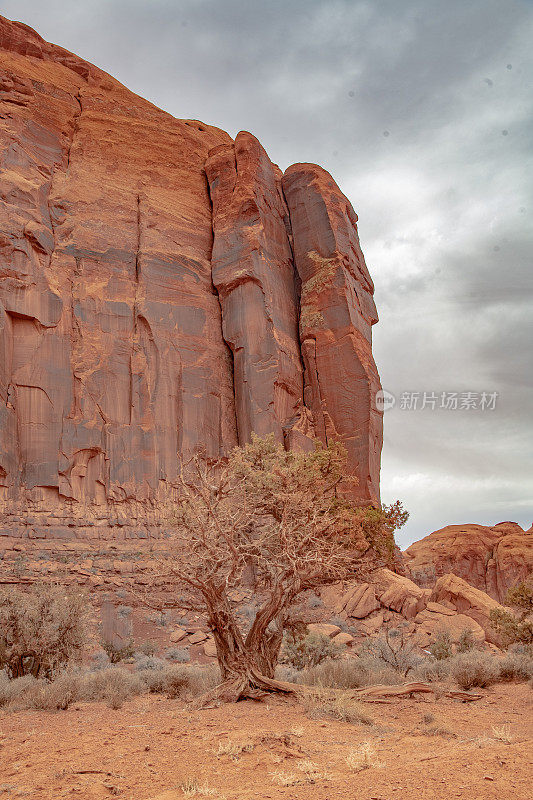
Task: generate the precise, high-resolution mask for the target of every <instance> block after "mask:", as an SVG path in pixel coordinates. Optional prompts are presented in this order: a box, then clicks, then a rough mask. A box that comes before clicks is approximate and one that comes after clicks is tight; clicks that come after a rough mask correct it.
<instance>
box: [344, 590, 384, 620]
mask: <svg viewBox="0 0 533 800" xmlns="http://www.w3.org/2000/svg"><path fill="white" fill-rule="evenodd" d="M378 608H380V604H379V601H378V599H377V597H376V590H375V589H374V587H373V586H372V585H371V584H369V583H362V584H360V585H359V586H357V588H356V589H355V591H354V592H353V593H352V594H351V595H350V596H349V598H348V600H347V602H346V605H345V606H344V610H345V611H346V614H347V615H348V616H349V617H354V618H355V619H363V618H364V617H368V615H369V614H371V613H372V611H376V610H377V609H378Z"/></svg>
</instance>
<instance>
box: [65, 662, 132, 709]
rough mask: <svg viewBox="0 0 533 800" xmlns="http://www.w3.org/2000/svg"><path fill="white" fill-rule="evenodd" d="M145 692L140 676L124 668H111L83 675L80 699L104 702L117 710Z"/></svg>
mask: <svg viewBox="0 0 533 800" xmlns="http://www.w3.org/2000/svg"><path fill="white" fill-rule="evenodd" d="M144 690H145V685H144V683H143V681H142V679H141V678H140V677H139V675H137V674H135V673H133V672H130V671H129V670H127V669H125V668H124V667H110V668H109V669H103V670H99V671H98V672H92V673H88V674H85V675H83V676H82V680H81V686H80V690H79V691H80V695H79V698H78V699H79V700H93V701H98V700H103V701H104V702H106V703H107V704H108V706H109V707H110V708H114V709H117V708H122V706H123V704H124V703H125V702H126V700H131V698H132V697H135V696H136V695H139V694H142V692H143V691H144Z"/></svg>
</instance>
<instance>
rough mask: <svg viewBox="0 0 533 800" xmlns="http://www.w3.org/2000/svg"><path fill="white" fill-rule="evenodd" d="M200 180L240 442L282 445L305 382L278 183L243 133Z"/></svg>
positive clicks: (285, 220) (218, 155)
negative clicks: (207, 196)
mask: <svg viewBox="0 0 533 800" xmlns="http://www.w3.org/2000/svg"><path fill="white" fill-rule="evenodd" d="M206 173H207V177H208V180H209V186H210V191H211V199H212V201H213V230H214V243H213V256H212V262H211V263H212V273H213V284H214V286H215V287H216V289H217V291H218V294H219V297H220V300H221V306H222V330H223V333H224V338H225V340H226V342H227V343H228V345H229V347H230V348H231V351H232V353H233V365H234V379H235V404H236V409H237V424H238V428H239V441H248V440H249V438H250V434H251V433H252V431H255V433H258V434H259V435H260V436H264V435H265V434H267V433H271V432H274V433H275V435H276V437H277V439H278V440H279V441H281V442H283V441H284V438H285V437H286V436H287V435H288V434H289V429H290V427H292V424H294V422H295V421H296V417H297V415H298V414H299V412H300V410H301V406H302V399H303V376H302V361H301V355H300V346H299V338H298V298H297V294H296V281H295V278H296V276H295V272H294V266H293V259H292V251H291V247H290V242H289V237H288V231H289V230H290V221H289V214H288V210H287V206H286V204H285V200H284V197H283V193H282V190H281V180H280V177H281V175H280V173H279V171H278V170H276V169H275V168H274V166H273V164H272V163H271V162H270V159H269V158H268V156H267V154H266V153H265V151H264V149H263V148H262V147H261V145H260V144H259V142H258V141H257V139H256V138H255V137H254V136H252V135H251V134H249V133H239V134H238V136H237V138H236V139H235V143H234V144H230V145H226V146H221V147H219V148H217V149H216V150H215V151H214V153H213V154H212V155H211V157H210V158H209V159H208V161H207V163H206ZM309 442H311V440H310V439H309Z"/></svg>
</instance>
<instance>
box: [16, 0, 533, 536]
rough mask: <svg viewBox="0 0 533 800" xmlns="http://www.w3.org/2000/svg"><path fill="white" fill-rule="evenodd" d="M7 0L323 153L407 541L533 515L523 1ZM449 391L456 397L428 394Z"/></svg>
mask: <svg viewBox="0 0 533 800" xmlns="http://www.w3.org/2000/svg"><path fill="white" fill-rule="evenodd" d="M0 9H1V13H2V14H4V15H5V16H7V17H9V18H11V19H17V20H20V21H22V22H25V23H26V24H28V25H31V26H32V27H33V28H35V29H36V30H37V31H38V32H39V33H40V34H41V35H42V36H43V37H44V38H45V39H47V40H48V41H52V42H55V43H56V44H60V45H62V46H63V47H66V48H67V49H69V50H72V51H73V52H75V53H77V54H78V55H80V56H82V57H83V58H85V59H87V60H88V61H91V62H92V63H94V64H96V65H97V66H99V67H101V68H102V69H104V70H106V71H107V72H109V73H111V74H112V75H113V76H114V77H116V78H117V79H118V80H120V81H121V82H122V83H124V84H125V85H126V86H127V87H128V88H130V89H132V90H133V91H135V92H137V93H139V94H140V95H142V96H143V97H146V98H148V99H149V100H151V101H152V102H154V103H156V104H157V105H158V106H160V107H161V108H164V109H165V110H167V111H169V112H170V113H171V114H173V115H174V116H176V117H184V118H196V119H200V120H203V121H205V122H208V123H211V124H214V125H217V126H219V127H221V128H224V129H225V130H227V131H228V132H229V133H230V134H231V135H232V136H234V135H235V134H236V133H237V131H239V130H249V131H251V132H252V133H254V134H255V135H256V136H258V138H259V139H260V140H261V142H262V144H263V145H264V146H265V148H266V149H267V151H268V152H269V155H270V157H271V158H272V160H273V161H275V162H277V163H278V164H279V165H280V166H281V167H282V169H285V168H286V167H287V166H288V165H289V164H291V163H294V162H296V161H312V162H316V163H318V164H321V165H322V166H323V167H325V168H326V169H328V170H329V171H330V172H331V173H332V174H333V176H334V177H335V179H336V180H337V182H338V183H339V185H340V187H341V189H342V190H343V191H344V192H345V194H346V195H347V196H348V197H349V198H350V200H351V202H352V204H353V206H354V208H355V210H356V212H357V214H358V215H359V233H360V237H361V243H362V246H363V250H364V252H365V255H366V260H367V264H368V266H369V269H370V272H371V274H372V276H373V278H374V282H375V284H376V303H377V306H378V311H379V313H380V322H379V324H378V325H376V326H375V327H374V353H375V358H376V361H377V364H378V368H379V371H380V374H381V379H382V383H383V386H384V388H385V389H387V390H388V391H389V392H391V393H393V394H394V395H395V397H396V405H395V406H394V408H393V409H391V410H388V411H387V412H386V414H385V444H384V450H383V471H382V496H383V500H384V501H385V502H390V501H392V500H395V499H396V498H400V499H402V500H403V501H404V504H405V505H406V507H407V508H408V509H409V511H410V512H411V518H410V520H409V522H408V524H407V526H406V527H405V529H404V530H403V531H401V532H400V535H399V537H398V539H399V542H400V544H401V546H406V545H407V544H409V543H410V542H412V541H414V540H415V539H418V538H420V537H421V536H424V535H425V534H427V533H429V532H431V531H433V530H436V529H438V528H440V527H443V526H444V525H447V524H452V523H463V522H479V523H482V524H489V525H490V524H495V523H497V522H500V521H503V520H515V521H517V522H519V523H521V524H522V525H524V526H525V527H526V528H527V527H529V526H530V525H531V523H532V522H533V402H532V397H533V394H532V389H533V386H532V384H533V378H532V375H533V369H532V367H533V358H532V350H533V322H532V317H533V313H532V312H533V301H532V297H533V269H532V253H533V225H532V221H531V215H532V211H533V202H532V189H533V187H532V184H533V178H532V175H533V172H532V169H533V164H532V156H531V150H532V134H533V130H532V119H533V92H532V88H533V47H532V45H531V43H532V41H533V5H532V2H531V0H331V1H330V0H283V1H282V2H280V1H279V0H264V1H261V2H259V0H255V2H254V0H248V2H246V0H151V1H150V0H83V2H79V0H70V2H68V3H67V2H65V0H7V2H2V1H1V0H0ZM424 391H425V392H427V393H428V397H427V398H426V408H424V409H421V407H420V406H421V405H422V403H423V393H424ZM416 392H419V393H420V397H419V398H418V408H417V409H411V410H409V409H406V408H402V393H408V398H409V400H411V399H412V401H413V402H414V400H415V399H416V398H414V397H413V398H411V393H416ZM442 392H445V393H447V394H446V399H447V400H448V399H449V395H448V393H451V392H457V393H459V395H458V399H459V404H458V405H459V407H458V408H457V410H454V409H453V408H449V409H440V408H439V406H440V403H441V393H442ZM464 392H472V393H477V397H476V396H474V397H471V399H473V400H474V401H475V400H477V401H478V405H479V402H480V401H481V393H482V392H486V393H487V395H489V394H490V393H493V392H497V393H498V397H497V399H496V407H495V408H494V409H491V408H485V409H484V410H482V409H480V408H479V407H478V408H475V409H474V408H469V409H463V410H461V408H460V405H461V393H464ZM429 393H435V394H436V395H437V401H436V403H435V408H434V409H433V408H432V405H433V402H432V401H433V398H432V397H431V395H430V394H429ZM428 401H429V402H428ZM463 402H466V401H463ZM404 404H405V398H404Z"/></svg>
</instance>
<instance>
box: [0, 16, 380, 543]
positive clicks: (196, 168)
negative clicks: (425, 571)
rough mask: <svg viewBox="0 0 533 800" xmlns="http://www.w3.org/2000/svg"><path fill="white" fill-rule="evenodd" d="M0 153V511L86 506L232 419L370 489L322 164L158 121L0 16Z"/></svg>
mask: <svg viewBox="0 0 533 800" xmlns="http://www.w3.org/2000/svg"><path fill="white" fill-rule="evenodd" d="M0 163H1V174H0V200H1V203H0V500H2V502H3V504H4V505H3V511H4V514H5V520H4V521H5V522H6V523H7V524H8V525H11V524H16V525H19V526H27V524H28V520H27V518H26V517H24V516H22V517H21V516H20V514H23V515H24V514H25V513H26V512H27V511H28V508H32V509H33V510H34V511H35V510H37V511H39V512H43V514H45V515H46V513H47V512H49V511H50V510H51V509H54V508H55V507H56V506H59V507H61V508H63V509H66V511H64V512H61V513H60V512H57V519H58V521H59V520H62V523H61V524H63V523H65V521H66V523H67V524H68V525H71V524H72V519H74V518H75V519H76V520H77V524H78V525H83V524H84V519H85V517H84V514H85V511H83V510H80V509H87V508H93V509H94V508H99V509H100V511H99V512H98V515H97V516H98V518H99V523H100V524H101V525H106V524H108V523H109V519H110V513H111V509H113V513H120V512H117V511H116V509H120V508H124V507H125V505H124V503H125V501H127V502H128V503H130V506H131V504H132V503H133V505H135V506H136V507H138V506H139V504H141V505H142V504H143V503H144V502H146V501H154V500H155V498H157V496H158V494H159V493H160V492H161V491H162V490H164V489H166V488H167V487H169V486H171V485H172V483H173V480H174V478H175V475H176V469H177V464H178V458H179V456H180V455H186V454H189V453H192V452H194V451H195V450H200V449H201V450H203V451H204V452H206V453H207V455H208V456H210V457H217V456H219V455H220V454H223V453H225V452H227V451H228V450H229V449H230V448H231V447H232V446H234V445H235V444H236V443H237V442H244V441H246V440H247V439H248V438H249V436H250V433H251V431H256V432H258V433H259V434H261V435H264V434H266V433H269V432H274V434H275V435H276V437H277V438H278V440H279V441H283V442H285V444H286V446H288V447H291V446H299V447H308V446H310V443H311V440H312V438H313V437H316V436H318V437H319V438H320V439H322V441H324V442H326V441H328V439H330V438H331V437H338V438H340V439H342V441H343V442H344V443H345V445H346V447H347V450H348V456H349V466H350V471H351V474H352V475H353V477H354V479H356V481H355V483H356V484H357V485H356V487H355V488H353V487H352V490H353V492H354V494H355V496H356V497H359V498H360V499H362V500H365V501H366V500H370V499H376V498H377V497H378V496H379V457H380V449H381V422H382V420H381V416H380V414H379V412H377V411H376V410H375V409H374V408H373V405H372V398H373V395H374V393H375V391H376V389H378V388H379V378H378V375H377V371H376V367H375V364H374V361H373V358H372V352H371V333H370V331H371V325H372V324H373V323H374V322H376V320H377V315H376V312H375V306H374V303H373V299H372V294H373V286H372V281H371V279H370V276H369V274H368V271H367V269H366V266H365V262H364V258H363V255H362V253H361V250H360V247H359V241H358V237H357V227H356V220H357V218H356V216H355V214H354V212H353V209H352V208H351V206H350V204H349V202H348V201H347V200H346V198H345V197H344V196H343V195H342V194H341V192H340V191H339V189H338V187H337V186H336V184H335V182H334V181H333V179H332V178H331V176H330V175H329V174H328V173H327V172H325V171H324V170H322V169H321V168H320V167H317V166H314V165H309V164H305V165H301V164H300V165H295V166H293V167H291V168H290V169H289V170H287V172H286V173H285V175H284V176H282V174H281V172H280V170H279V169H278V168H277V167H276V166H275V165H273V164H272V163H271V162H270V160H269V158H268V156H267V154H266V153H265V151H264V149H263V148H262V147H261V145H260V144H259V142H258V141H257V140H256V139H255V138H254V137H253V136H251V135H250V134H248V133H241V134H239V135H238V136H237V138H236V140H235V142H233V141H232V140H231V138H230V137H229V136H228V135H227V134H226V133H224V132H223V131H221V130H219V129H217V128H213V127H210V126H206V125H203V124H201V123H199V122H197V121H190V120H176V119H174V118H173V117H171V116H170V115H169V114H166V113H164V112H163V111H160V110H159V109H157V108H155V107H154V106H153V105H151V104H150V103H148V102H147V101H145V100H143V99H141V98H139V97H137V96H136V95H134V94H132V93H131V92H129V91H128V90H127V89H125V88H124V87H123V86H121V85H120V84H119V83H118V82H117V81H115V80H114V79H113V78H111V77H110V76H108V75H106V74H105V73H104V72H102V71H101V70H99V69H97V68H96V67H93V66H92V65H90V64H87V63H86V62H84V61H82V60H81V59H79V58H77V57H76V56H74V55H72V54H70V53H68V52H67V51H65V50H63V49H62V48H59V47H56V46H55V45H50V44H48V43H46V42H44V41H43V40H42V39H41V38H40V37H39V36H38V35H37V34H36V33H35V32H34V31H32V30H31V29H29V28H27V27H26V26H24V25H21V24H19V23H12V22H9V21H8V20H6V19H4V18H1V17H0ZM126 516H127V517H129V518H133V519H134V520H135V519H136V516H135V514H133V513H132V512H131V511H129V512H128V513H127V514H126ZM82 518H83V519H82ZM43 520H45V517H43V518H42V519H37V523H38V524H39V522H43ZM58 524H59V523H58ZM117 524H120V525H123V524H125V521H124V516H123V517H122V521H120V520H119V522H117ZM23 535H24V534H23Z"/></svg>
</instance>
